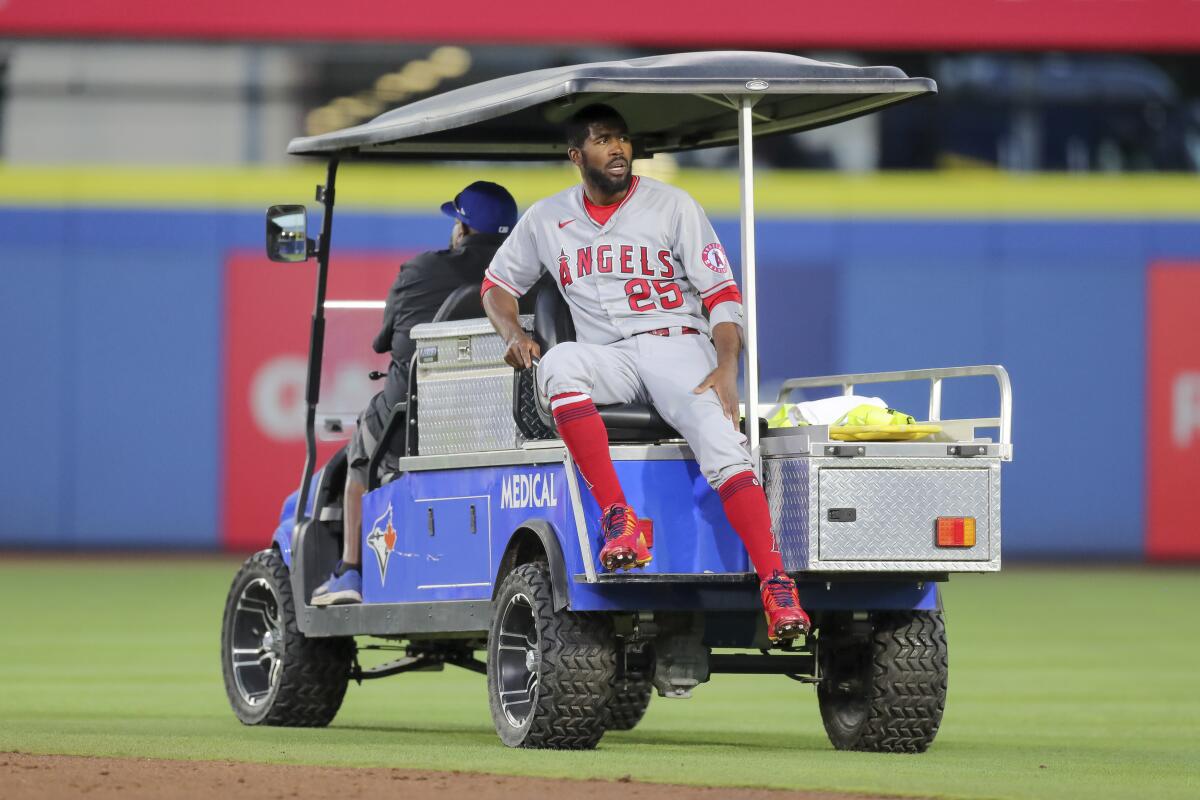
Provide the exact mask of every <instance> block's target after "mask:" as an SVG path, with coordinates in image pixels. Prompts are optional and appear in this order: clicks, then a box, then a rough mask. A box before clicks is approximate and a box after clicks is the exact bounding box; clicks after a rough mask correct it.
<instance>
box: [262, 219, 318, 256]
mask: <svg viewBox="0 0 1200 800" xmlns="http://www.w3.org/2000/svg"><path fill="white" fill-rule="evenodd" d="M313 250H314V243H313V242H311V241H309V238H308V209H306V208H305V207H304V206H271V207H270V208H268V209H267V258H269V259H271V260H272V261H283V262H286V263H295V262H298V261H307V260H308V257H309V255H311V254H312V252H313Z"/></svg>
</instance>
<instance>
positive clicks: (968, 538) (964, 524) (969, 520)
mask: <svg viewBox="0 0 1200 800" xmlns="http://www.w3.org/2000/svg"><path fill="white" fill-rule="evenodd" d="M937 546H938V547H974V546H975V518H974V517H938V518H937Z"/></svg>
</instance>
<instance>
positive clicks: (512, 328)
mask: <svg viewBox="0 0 1200 800" xmlns="http://www.w3.org/2000/svg"><path fill="white" fill-rule="evenodd" d="M536 208H537V206H536V205H535V206H534V208H531V209H529V210H528V211H526V212H525V214H524V215H523V216H522V217H521V219H519V220H518V221H517V224H516V227H514V228H513V231H512V233H511V234H509V236H508V238H507V239H505V240H504V244H502V245H500V249H499V250H497V251H496V255H495V257H494V258H493V259H492V263H491V264H489V265H488V268H487V270H486V271H485V272H484V273H483V287H482V288H481V290H480V291H481V292H482V293H483V311H484V313H486V314H487V316H488V319H489V320H491V322H492V327H493V328H495V329H496V333H498V334H500V338H502V339H503V340H504V343H505V344H506V345H507V350H505V353H504V361H505V363H507V364H508V365H509V366H510V367H513V368H514V369H525V368H527V367H530V366H532V365H533V359H534V358H540V357H541V355H542V349H541V348H540V347H538V345H537V342H535V341H533V339H531V338H529V334H527V333H525V329H524V328H522V327H521V317H520V310H519V308H518V306H517V298H518V297H520V296H521V295H523V294H525V292H527V291H529V289H530V287H532V286H533V284H534V283H535V282H536V281H537V279H538V276H539V275H541V273H542V265H541V262H540V260H539V259H538V251H537V243H536V242H535V241H534V234H533V228H534V225H533V222H532V221H531V220H532V219H533V217H534V216H535V214H536V213H537V212H536Z"/></svg>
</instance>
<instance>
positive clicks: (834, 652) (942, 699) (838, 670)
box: [817, 609, 949, 753]
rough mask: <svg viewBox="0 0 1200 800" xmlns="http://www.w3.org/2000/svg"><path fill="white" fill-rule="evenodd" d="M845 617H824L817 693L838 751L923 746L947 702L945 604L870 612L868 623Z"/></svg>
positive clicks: (901, 750)
mask: <svg viewBox="0 0 1200 800" xmlns="http://www.w3.org/2000/svg"><path fill="white" fill-rule="evenodd" d="M854 625H855V623H853V622H852V621H851V620H850V619H848V618H842V619H832V620H829V621H828V622H826V623H823V624H822V626H821V630H820V633H819V653H820V658H821V682H820V683H819V684H818V685H817V700H818V704H819V705H820V708H821V720H822V721H823V722H824V723H825V732H826V734H828V736H829V741H830V742H832V743H833V746H834V747H836V748H837V749H838V750H863V751H869V752H875V753H923V752H925V750H926V749H927V748H928V747H929V745H930V744H932V743H933V739H934V737H935V736H937V732H938V726H939V725H941V722H942V711H943V710H944V709H945V707H946V681H947V675H948V665H949V662H948V658H947V647H946V626H945V620H944V617H943V614H942V611H941V610H940V609H939V610H937V611H904V612H881V613H877V614H873V615H872V617H871V619H870V625H869V630H859V629H856V628H855V627H854Z"/></svg>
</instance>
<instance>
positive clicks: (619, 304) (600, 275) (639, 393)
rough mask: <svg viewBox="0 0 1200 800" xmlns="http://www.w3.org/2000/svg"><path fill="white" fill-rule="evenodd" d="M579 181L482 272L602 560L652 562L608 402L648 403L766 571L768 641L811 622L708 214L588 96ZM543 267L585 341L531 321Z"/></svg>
mask: <svg viewBox="0 0 1200 800" xmlns="http://www.w3.org/2000/svg"><path fill="white" fill-rule="evenodd" d="M567 145H568V150H567V153H568V156H569V157H570V159H571V163H573V164H574V165H575V166H576V167H577V168H578V169H579V173H580V176H581V177H582V179H583V182H582V185H578V186H573V187H571V188H569V189H567V190H565V191H562V192H559V193H558V194H556V195H554V196H552V197H548V198H546V199H544V200H541V201H539V202H537V203H535V204H534V205H533V206H532V207H531V208H530V209H529V210H528V211H526V212H525V215H524V216H523V217H521V219H520V221H518V223H517V225H516V227H515V228H514V229H513V232H512V235H511V236H509V238H508V239H507V240H506V241H505V243H504V244H503V245H502V246H501V247H500V249H499V250H498V251H497V252H496V256H495V258H493V259H492V263H491V265H490V266H489V267H488V269H487V271H486V272H485V273H484V282H483V288H482V291H483V305H484V309H485V310H486V311H487V315H488V317H489V318H490V319H491V321H492V324H493V326H494V327H495V328H496V331H497V332H498V333H499V334H500V335H501V336H502V337H504V339H505V341H506V342H507V345H508V349H507V352H506V354H505V360H506V361H507V362H508V363H509V364H510V365H511V366H513V367H515V368H517V369H522V368H527V367H530V366H531V365H532V363H533V359H534V358H535V357H541V363H540V365H539V367H538V380H539V383H540V386H541V389H542V390H543V391H544V392H545V393H546V396H547V397H549V398H550V407H551V410H552V412H553V414H554V421H555V425H556V427H557V428H558V432H559V435H560V436H561V437H562V439H563V442H564V443H565V444H566V446H567V449H568V450H569V451H570V453H571V456H572V458H573V459H574V460H575V463H576V464H577V465H578V466H579V470H580V472H581V473H583V477H584V479H585V480H586V481H587V483H588V485H589V486H590V487H591V491H592V494H593V496H594V497H595V498H596V501H597V503H598V504H599V505H600V507H601V508H602V509H603V510H604V513H603V518H602V521H601V525H602V528H603V530H604V536H605V544H604V547H603V548H602V549H601V551H600V562H601V564H602V565H603V567H604V568H605V569H606V570H610V571H611V570H614V569H618V568H624V569H630V568H633V567H641V566H645V565H646V564H648V563H649V562H650V560H651V558H652V555H651V553H650V549H649V547H648V546H647V539H648V537H647V536H646V533H647V532H648V530H647V528H646V525H645V523H643V522H642V521H639V520H638V518H637V515H636V514H635V513H634V511H633V509H631V508H630V507H629V506H628V505H627V504H626V502H625V495H624V492H623V491H622V489H621V485H620V482H619V481H618V480H617V476H616V471H615V470H614V469H613V464H612V459H611V457H610V455H609V450H608V444H609V443H608V431H607V430H606V429H605V427H604V422H603V421H602V420H601V419H600V416H599V414H598V413H597V412H596V404H597V403H599V404H601V405H605V404H608V403H627V402H635V401H642V402H645V401H649V402H651V403H653V404H654V407H655V408H656V409H657V410H658V412H659V414H661V415H662V417H663V419H665V420H666V421H667V422H668V423H669V424H670V425H671V426H672V427H674V428H675V429H676V430H677V431H679V432H680V433H681V434H683V437H684V438H685V439H686V440H687V442H688V444H689V445H690V446H691V448H692V451H693V453H695V456H696V460H697V461H698V462H699V464H700V469H701V470H702V471H703V473H704V476H705V478H707V479H708V482H709V483H710V484H711V485H712V487H713V488H714V489H716V490H717V492H718V494H719V495H720V497H721V501H722V503H723V504H724V506H725V513H726V514H727V515H728V517H729V521H730V523H731V525H732V526H733V528H734V530H736V531H737V533H738V536H739V537H741V540H742V542H743V543H744V544H745V546H746V549H747V551H749V554H750V559H751V561H752V562H753V564H754V568H755V570H756V571H757V572H758V576H759V580H760V581H761V594H762V601H763V607H764V609H765V611H766V615H767V634H768V636H769V637H770V638H771V639H772V640H776V641H778V640H782V639H790V638H795V637H797V636H800V635H802V634H804V633H807V632H808V630H809V627H810V623H809V618H808V615H807V614H806V613H805V612H804V610H803V609H802V608H801V607H800V602H799V598H798V597H797V594H796V584H795V582H794V581H792V579H791V578H789V577H788V576H787V574H786V573H785V572H784V570H783V561H782V559H781V558H780V555H779V553H777V552H773V547H772V545H773V539H772V535H771V515H770V512H769V511H768V508H767V499H766V495H765V493H764V492H763V488H762V486H761V485H760V484H759V481H758V479H757V478H756V477H755V474H754V472H753V470H752V468H751V463H750V455H749V453H748V452H747V450H746V448H745V446H744V443H745V437H743V436H742V435H741V433H739V431H738V416H739V413H738V392H737V373H738V357H739V355H740V353H741V347H742V338H741V324H742V303H741V300H742V298H741V294H740V293H739V291H738V288H737V285H736V284H735V283H734V280H733V276H732V274H731V272H730V265H729V260H728V258H727V257H726V255H725V250H724V249H723V248H722V247H721V243H720V242H719V241H718V240H717V236H716V233H715V232H714V231H713V228H712V225H711V224H710V223H709V221H708V218H707V217H706V216H705V214H704V211H703V209H701V208H700V206H699V204H697V203H696V201H695V200H693V199H692V198H691V197H690V196H689V195H688V194H687V193H686V192H683V191H682V190H680V189H677V188H675V187H672V186H668V185H666V184H663V183H660V182H658V181H655V180H652V179H650V178H644V177H639V176H636V175H634V174H633V173H632V171H631V169H630V161H631V158H632V155H633V147H632V144H631V141H630V136H629V132H628V127H627V126H626V124H625V121H624V119H622V118H621V116H620V115H619V114H618V113H617V112H616V111H615V110H614V109H612V108H609V107H608V106H602V105H592V106H588V107H587V108H584V109H583V110H581V111H580V112H579V113H578V114H576V115H575V116H574V117H572V118H571V120H570V122H569V123H568V125H567ZM543 269H546V270H548V271H549V272H550V274H551V275H552V276H554V277H555V278H556V279H557V283H558V289H559V291H560V292H562V295H563V297H564V298H565V299H566V302H567V305H568V306H569V308H570V310H571V318H572V320H573V321H574V323H575V331H576V337H577V341H576V342H563V343H561V344H559V345H557V346H556V347H554V348H553V349H551V350H550V351H548V352H547V353H546V354H545V355H544V356H543V354H542V353H541V350H540V348H539V347H538V345H537V343H536V342H534V341H533V340H532V339H531V338H530V337H529V336H528V334H526V333H525V331H524V330H523V329H522V328H521V325H520V321H519V319H518V312H517V298H519V297H520V296H521V295H522V294H524V293H525V292H526V291H528V290H529V288H530V287H531V286H533V284H534V282H535V281H537V279H538V277H539V276H540V274H541V272H542V270H543Z"/></svg>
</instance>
